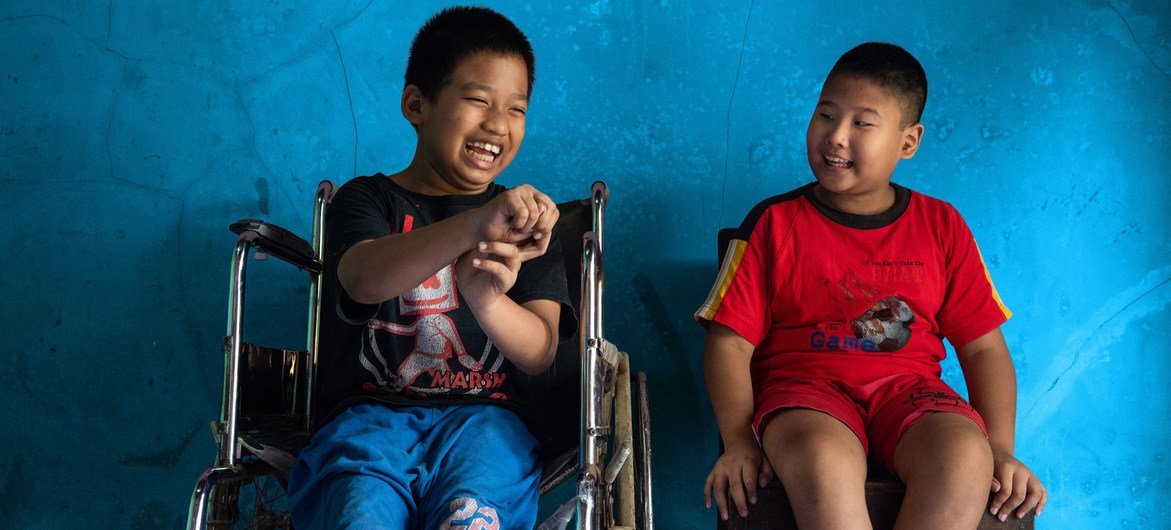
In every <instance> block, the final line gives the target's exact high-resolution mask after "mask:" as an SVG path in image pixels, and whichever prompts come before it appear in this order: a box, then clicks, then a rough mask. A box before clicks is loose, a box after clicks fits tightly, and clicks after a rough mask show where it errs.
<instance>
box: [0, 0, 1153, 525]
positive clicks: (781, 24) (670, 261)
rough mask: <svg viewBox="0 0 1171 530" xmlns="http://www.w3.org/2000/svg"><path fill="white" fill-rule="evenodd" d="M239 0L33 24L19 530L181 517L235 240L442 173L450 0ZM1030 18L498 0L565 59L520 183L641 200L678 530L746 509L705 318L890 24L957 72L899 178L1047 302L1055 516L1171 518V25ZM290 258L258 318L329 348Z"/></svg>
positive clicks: (21, 213) (1024, 347)
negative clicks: (732, 246) (357, 189)
mask: <svg viewBox="0 0 1171 530" xmlns="http://www.w3.org/2000/svg"><path fill="white" fill-rule="evenodd" d="M214 4H216V5H213V3H210V2H207V3H205V2H188V3H182V2H165V3H141V2H50V3H46V2H33V1H24V0H8V1H7V2H4V4H3V5H2V6H0V197H2V198H3V199H2V201H3V208H2V211H3V213H2V214H0V243H2V244H3V248H4V250H3V251H2V252H0V292H2V293H4V299H3V302H2V303H0V322H2V327H0V336H2V337H3V340H2V341H0V344H2V346H3V350H2V352H0V388H2V389H3V392H4V396H5V397H4V405H5V406H3V407H2V408H0V526H3V527H12V528H57V527H108V528H126V527H130V528H158V527H172V526H178V525H179V524H180V519H181V518H182V516H183V514H184V513H185V510H186V506H187V499H188V496H189V492H190V487H191V486H192V484H193V482H194V480H195V477H196V476H197V475H198V473H199V472H200V470H202V468H204V467H205V466H207V465H208V464H209V463H210V462H211V460H212V456H213V447H212V442H211V437H210V435H209V433H208V429H207V423H208V421H209V420H210V419H211V418H213V417H214V416H216V414H217V412H216V411H217V407H218V402H219V401H218V400H219V391H220V390H219V385H220V379H221V377H222V358H221V355H220V353H219V344H220V341H221V339H222V332H223V326H224V320H225V313H226V309H225V305H226V292H227V272H228V271H227V269H228V261H229V255H230V247H231V241H232V236H231V235H230V234H229V233H228V232H227V230H226V226H227V224H228V223H229V222H231V221H233V220H235V219H237V218H240V217H248V216H258V217H265V218H268V219H270V220H274V221H277V222H280V223H283V224H286V225H288V226H290V227H292V228H294V229H296V230H298V231H301V232H302V233H304V232H305V231H307V229H308V223H309V215H308V211H309V206H310V204H309V201H310V197H311V194H312V191H313V189H314V187H315V185H316V182H317V181H318V180H320V179H322V178H329V179H333V180H335V181H339V182H340V181H344V180H347V179H349V178H350V177H351V176H353V175H355V174H368V173H371V172H374V171H387V172H389V171H395V170H398V169H400V168H402V167H403V166H405V164H406V163H407V162H408V161H409V159H410V154H411V149H412V147H413V145H414V140H413V132H412V130H411V129H410V127H408V126H407V124H406V123H405V122H404V121H403V120H402V118H401V116H400V114H399V111H398V98H399V91H400V89H401V86H400V84H401V81H400V80H401V73H402V70H403V67H404V64H405V56H406V49H407V46H408V43H409V39H410V38H411V36H412V34H413V33H414V31H415V30H416V29H417V27H418V26H419V24H420V23H421V22H422V21H423V20H424V19H425V18H426V17H427V16H428V15H429V14H431V13H433V12H434V11H435V10H436V9H437V8H439V7H440V6H441V5H443V3H441V2H364V1H342V0H338V1H333V2H310V3H292V2H287V1H282V0H273V1H271V2H264V3H254V2H216V3H214ZM547 4H548V5H547ZM1029 4H1030V5H1029V6H1028V7H1024V6H1022V5H1021V3H1019V2H999V1H998V2H991V3H989V2H978V3H977V2H970V3H964V4H963V5H958V6H949V7H946V8H945V7H941V6H940V5H938V4H937V3H935V2H928V1H901V2H897V3H895V2H889V3H886V2H883V3H878V2H859V3H851V2H835V3H833V4H832V5H830V4H826V3H824V2H801V3H792V2H783V3H782V2H769V1H760V2H680V1H672V0H662V1H660V2H657V3H652V2H646V1H620V0H599V1H597V2H592V3H586V2H580V3H573V4H572V5H569V6H561V5H553V3H546V2H533V1H528V2H507V3H506V2H501V3H498V4H496V7H498V8H499V9H501V10H502V11H503V12H505V13H506V14H508V15H509V16H511V17H513V18H514V19H515V20H516V22H517V23H518V25H519V26H520V27H521V28H522V29H524V30H525V31H526V32H528V34H529V36H530V37H531V39H532V41H533V44H534V46H535V48H536V52H537V58H538V66H537V71H538V78H537V83H536V91H535V94H534V101H533V105H532V112H531V114H530V118H529V129H528V137H527V141H526V142H525V146H524V148H523V149H522V151H521V155H520V156H519V158H518V159H517V161H516V162H515V163H514V164H513V166H512V168H511V169H510V170H509V171H508V172H507V173H506V174H505V175H504V176H503V177H502V181H503V182H504V183H506V184H517V183H521V182H530V183H533V184H535V185H537V186H538V187H539V188H542V189H544V190H545V191H547V192H549V193H550V194H551V195H553V196H554V197H555V198H557V199H559V200H564V199H568V198H571V197H573V196H576V195H581V194H584V193H585V192H586V190H587V187H588V185H589V184H590V182H592V181H593V180H595V179H598V178H603V179H605V180H606V181H607V182H609V183H610V185H611V188H612V191H613V202H612V205H611V210H610V223H611V224H610V225H609V228H610V232H609V237H608V247H609V249H610V254H609V258H610V259H609V262H608V284H607V287H608V288H607V309H608V313H607V314H608V315H609V323H608V333H609V335H610V337H611V338H612V339H613V340H615V341H616V342H618V343H619V344H620V345H621V346H622V347H623V348H624V349H626V350H628V351H629V352H630V353H631V354H632V355H633V357H634V359H635V361H634V362H635V364H636V368H638V369H641V370H645V371H646V372H648V373H649V374H650V379H651V384H652V385H653V389H652V396H651V398H652V413H653V419H654V423H655V424H654V444H655V445H654V449H655V458H656V460H655V465H656V469H655V483H654V487H655V508H656V510H657V520H658V522H659V524H660V528H704V527H710V525H711V523H712V521H714V515H713V514H712V513H711V512H705V511H704V510H703V508H702V498H701V487H702V481H703V478H704V476H705V475H706V473H707V471H708V465H709V464H708V463H709V462H710V461H711V460H712V459H713V458H714V455H715V446H716V430H715V424H714V420H713V418H712V416H711V413H710V409H709V406H708V401H707V396H706V393H705V391H704V390H703V385H702V378H701V374H700V370H699V357H700V352H701V348H702V341H703V333H702V332H701V330H700V329H699V328H698V327H697V326H696V325H694V324H693V323H691V320H690V313H691V311H692V310H693V309H694V307H695V306H696V305H697V304H698V303H700V302H701V300H702V298H703V297H704V296H705V294H706V292H707V289H708V286H709V282H710V280H711V278H712V277H713V275H714V265H713V264H712V260H713V255H714V253H715V243H714V238H715V231H716V229H717V228H718V227H721V226H726V225H732V224H736V223H738V222H739V220H740V219H741V218H742V216H743V215H744V214H745V212H746V211H747V209H748V208H749V207H750V206H751V205H752V204H754V203H755V202H756V201H757V200H759V199H760V198H763V197H765V196H768V195H772V194H775V193H779V192H782V191H785V190H788V189H790V188H793V187H795V186H797V185H800V184H802V183H804V182H806V181H808V180H809V179H810V174H809V172H808V168H807V167H806V164H805V161H804V159H805V156H804V153H803V138H804V131H805V124H806V123H807V120H808V116H809V115H810V112H811V109H812V106H813V104H814V100H815V98H816V95H817V92H818V89H819V86H820V83H821V81H822V78H823V76H824V74H825V72H826V71H827V70H828V68H829V66H830V65H831V64H832V62H833V61H834V60H835V59H836V57H837V56H838V55H839V54H840V53H841V52H843V51H845V50H846V49H848V48H850V47H852V46H853V45H855V44H857V43H859V42H862V41H865V40H888V41H892V42H896V43H900V44H902V45H904V46H906V47H907V48H909V49H910V50H911V51H912V52H913V53H915V54H916V55H917V56H918V57H919V58H920V59H921V61H922V62H923V64H924V66H925V67H926V69H927V72H928V77H929V79H930V81H931V95H930V98H929V101H928V105H927V111H926V115H925V117H924V123H925V125H926V127H927V132H926V135H925V140H924V142H923V146H922V148H921V149H920V151H919V154H918V155H917V156H916V157H915V158H914V159H913V160H911V161H909V162H904V163H903V164H901V165H900V166H899V168H898V171H897V174H896V179H897V180H898V181H900V182H902V183H903V184H905V185H907V186H910V187H912V188H915V189H918V190H920V191H923V192H926V193H928V194H932V195H936V196H939V197H942V198H945V199H947V200H949V201H951V202H953V203H954V204H956V205H957V206H958V207H959V209H960V211H961V212H963V213H964V214H965V215H966V217H967V219H968V221H969V223H970V224H971V225H972V228H973V230H974V232H975V234H976V237H977V239H978V240H979V242H980V243H981V246H982V249H983V253H984V256H985V258H986V259H987V262H988V265H989V267H990V269H991V272H992V274H993V277H994V279H995V280H996V281H997V285H998V287H999V289H1000V292H1001V294H1002V295H1003V297H1004V299H1005V300H1006V302H1007V303H1008V304H1009V306H1010V307H1011V308H1013V309H1014V310H1015V311H1016V317H1015V318H1014V319H1013V320H1012V321H1010V322H1009V323H1008V324H1007V325H1006V326H1005V328H1004V330H1005V334H1006V336H1007V338H1008V341H1009V344H1010V347H1011V349H1012V351H1013V355H1014V358H1015V360H1016V363H1017V368H1018V375H1019V381H1020V383H1019V386H1020V412H1019V429H1018V431H1019V433H1020V434H1019V442H1018V452H1019V455H1020V456H1021V457H1022V458H1023V459H1025V460H1026V461H1028V462H1029V463H1031V465H1032V466H1033V469H1034V470H1035V471H1037V472H1038V473H1039V474H1040V475H1041V476H1042V477H1043V478H1044V479H1045V481H1046V483H1047V485H1048V486H1049V488H1050V491H1051V499H1050V503H1049V508H1048V510H1047V511H1046V513H1045V515H1044V516H1043V517H1042V518H1041V519H1040V522H1039V526H1040V527H1042V528H1104V527H1106V528H1112V527H1128V526H1129V527H1136V528H1156V527H1163V528H1165V527H1168V526H1171V513H1168V508H1167V506H1168V504H1167V501H1166V499H1167V498H1168V496H1169V495H1171V487H1169V483H1171V472H1169V471H1168V459H1169V457H1171V454H1169V450H1168V447H1171V430H1169V429H1168V428H1167V427H1166V426H1165V425H1164V423H1163V420H1162V418H1163V417H1165V416H1166V415H1167V413H1168V412H1169V411H1171V406H1169V405H1171V397H1169V395H1168V393H1167V392H1166V384H1167V382H1168V381H1169V380H1171V356H1169V354H1171V347H1169V345H1168V344H1169V343H1168V340H1167V325H1166V323H1167V321H1168V320H1169V319H1171V313H1169V304H1171V245H1169V243H1171V228H1169V225H1171V213H1168V201H1169V199H1171V178H1168V177H1169V176H1171V133H1169V132H1168V131H1171V127H1169V125H1171V124H1169V123H1168V120H1169V117H1171V112H1169V111H1171V75H1169V72H1171V7H1169V5H1168V4H1167V3H1166V2H1165V1H1164V0H1135V1H1129V2H1122V1H1094V2H1089V1H1065V0H1048V1H1037V2H1031V3H1029ZM266 265H268V264H262V266H261V267H259V269H261V272H257V273H254V278H257V282H262V283H264V284H265V285H266V287H265V288H266V290H265V291H264V292H265V295H264V296H259V295H254V296H253V299H252V301H251V302H250V304H251V305H252V306H253V307H254V308H257V311H260V312H264V313H266V314H270V315H272V318H271V319H269V321H267V322H259V323H257V324H256V325H255V326H254V327H253V330H254V331H255V332H256V334H257V335H258V336H262V338H266V337H272V338H273V339H274V340H277V341H283V342H284V343H286V344H289V345H296V344H297V343H298V342H299V341H300V340H301V335H300V332H299V328H298V326H300V325H302V323H303V322H304V315H303V312H302V310H301V309H300V307H297V306H295V305H294V304H293V302H292V301H293V300H295V299H296V297H298V296H301V295H303V294H304V288H303V287H301V286H300V285H299V284H290V283H289V282H287V281H286V280H290V279H293V278H294V276H291V275H290V273H287V272H285V271H284V269H283V268H282V267H277V266H275V265H272V266H266ZM266 273H267V274H266ZM261 278H269V280H261ZM946 374H947V376H948V378H949V379H950V380H952V381H954V382H956V383H961V381H960V377H959V372H958V369H957V368H956V367H955V365H954V364H948V365H947V367H946Z"/></svg>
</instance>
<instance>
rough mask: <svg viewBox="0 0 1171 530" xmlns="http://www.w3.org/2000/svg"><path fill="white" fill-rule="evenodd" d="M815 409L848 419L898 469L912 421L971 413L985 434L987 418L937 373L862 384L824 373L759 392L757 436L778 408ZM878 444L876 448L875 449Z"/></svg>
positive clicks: (864, 445) (885, 462)
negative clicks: (896, 459)
mask: <svg viewBox="0 0 1171 530" xmlns="http://www.w3.org/2000/svg"><path fill="white" fill-rule="evenodd" d="M789 408H803V409H811V410H816V411H819V412H824V413H826V414H829V415H830V416H833V417H834V418H836V419H837V420H838V421H841V422H842V423H844V424H846V426H847V427H849V428H850V430H851V431H854V434H855V435H857V436H858V440H859V441H861V442H862V449H863V450H864V451H866V454H868V455H871V456H872V457H873V458H875V459H876V460H877V461H878V463H880V464H882V465H883V466H885V467H886V468H887V469H888V470H889V471H891V472H892V473H893V472H894V455H895V447H896V446H897V445H898V443H899V438H900V437H901V436H902V435H903V433H904V432H906V430H907V429H908V428H910V427H911V425H914V424H915V422H916V421H919V420H920V419H922V418H923V417H924V416H926V415H928V414H930V413H932V412H951V413H953V414H959V415H961V416H964V417H967V418H970V419H971V420H972V421H974V422H976V425H979V426H980V430H981V431H984V435H985V436H987V435H988V429H987V428H986V427H985V426H984V419H983V418H981V417H980V413H978V412H976V410H975V409H973V408H972V406H971V405H969V404H968V402H967V401H965V400H964V398H961V397H960V396H959V394H956V392H955V390H952V389H951V387H949V386H947V383H944V382H943V381H941V380H940V379H938V378H933V377H925V376H922V375H919V374H911V373H907V374H896V375H892V376H889V377H885V378H882V379H879V380H877V381H874V382H871V383H868V384H866V385H863V386H851V385H847V384H845V383H842V382H840V381H831V380H822V379H784V380H780V381H775V382H772V383H771V384H769V385H768V386H767V387H765V388H763V389H762V390H761V392H759V393H758V394H757V403H756V414H755V415H754V417H753V418H752V429H753V430H754V431H755V432H756V436H757V439H759V438H760V437H761V435H762V434H763V433H764V427H765V425H766V424H767V423H768V420H769V419H770V418H771V417H772V414H773V413H774V412H777V411H779V410H782V409H789ZM872 448H873V451H872V450H871V449H872Z"/></svg>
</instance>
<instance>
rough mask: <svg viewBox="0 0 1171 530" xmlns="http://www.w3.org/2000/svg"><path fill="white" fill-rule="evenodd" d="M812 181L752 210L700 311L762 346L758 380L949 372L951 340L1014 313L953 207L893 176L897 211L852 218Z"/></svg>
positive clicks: (958, 341)
mask: <svg viewBox="0 0 1171 530" xmlns="http://www.w3.org/2000/svg"><path fill="white" fill-rule="evenodd" d="M813 186H814V184H809V185H806V186H803V187H801V188H798V189H796V190H793V191H791V192H789V193H786V194H783V195H778V196H776V197H772V198H770V199H767V200H765V201H763V202H761V203H760V204H758V205H757V206H756V207H755V208H753V209H752V211H751V212H750V213H749V214H748V216H747V217H746V218H745V220H744V222H743V224H741V225H740V228H739V230H738V231H737V234H736V235H735V236H734V238H733V240H732V242H731V244H730V245H729V246H728V250H727V252H726V254H725V256H724V259H723V263H722V264H721V267H720V272H719V276H718V277H717V279H716V283H715V286H714V287H713V288H712V292H711V294H710V295H709V296H708V299H707V301H706V302H705V303H704V304H703V306H702V307H700V308H699V310H698V311H697V312H696V314H695V318H696V320H698V321H699V322H700V323H701V324H704V325H705V326H706V325H707V323H708V322H710V321H714V322H719V323H720V324H723V325H725V326H728V327H729V328H731V329H732V330H734V331H735V332H736V333H738V334H739V335H740V336H742V337H744V338H745V339H747V340H748V341H749V342H751V343H752V344H753V346H755V347H756V352H755V353H754V354H753V357H752V367H751V370H752V375H753V386H754V388H757V389H760V388H764V387H765V386H767V383H768V382H770V381H774V380H778V379H784V378H806V379H808V378H813V379H833V380H839V381H843V382H845V383H848V384H852V385H861V384H865V383H868V382H871V381H874V380H877V379H880V378H882V377H886V376H888V375H892V374H896V373H907V372H913V373H919V374H923V375H928V376H934V377H939V374H940V367H939V362H940V361H941V360H942V359H943V358H944V356H945V355H946V354H945V351H944V347H943V339H944V338H947V339H948V340H949V341H950V342H951V343H952V344H953V345H954V346H962V345H964V344H967V343H968V342H970V341H972V340H974V339H977V338H979V337H980V336H982V335H984V334H985V333H987V332H989V331H992V330H993V329H995V328H996V327H997V326H999V325H1001V324H1002V323H1004V322H1005V321H1006V320H1008V318H1009V317H1010V316H1011V315H1012V313H1011V312H1010V311H1009V310H1008V308H1006V307H1004V305H1003V304H1002V303H1001V301H1000V297H999V296H998V295H997V293H996V289H995V287H993V285H992V280H991V278H990V277H989V275H988V270H987V268H986V267H985V266H984V261H983V258H982V257H981V256H980V251H979V249H977V248H976V242H975V240H974V239H973V238H972V233H971V231H970V230H969V229H968V226H967V224H966V223H964V220H963V219H962V218H961V217H960V215H959V213H958V212H957V211H956V210H955V208H953V207H952V206H951V205H950V204H947V203H945V202H943V201H940V200H938V199H934V198H931V197H928V196H926V195H922V194H919V193H915V192H912V191H911V190H908V189H907V188H904V187H901V186H898V185H895V184H892V185H891V186H893V187H894V189H895V192H896V200H895V204H894V206H892V207H891V208H890V209H889V210H888V211H886V212H883V213H881V214H877V215H868V216H861V215H853V214H849V213H846V212H841V211H838V210H835V209H833V208H831V207H829V206H827V205H825V204H824V203H822V202H821V201H819V200H817V198H816V197H815V196H814V195H813V192H812V190H813Z"/></svg>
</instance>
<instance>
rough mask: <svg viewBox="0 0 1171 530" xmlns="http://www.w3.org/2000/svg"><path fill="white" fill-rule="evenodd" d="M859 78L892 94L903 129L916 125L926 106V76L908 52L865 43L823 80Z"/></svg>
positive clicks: (882, 44)
mask: <svg viewBox="0 0 1171 530" xmlns="http://www.w3.org/2000/svg"><path fill="white" fill-rule="evenodd" d="M843 76H844V77H850V76H853V77H861V78H863V79H867V80H870V81H873V82H874V83H876V84H878V85H879V86H881V87H883V88H885V89H887V90H890V91H892V92H894V93H895V96H896V97H898V99H899V110H900V111H901V112H902V115H903V117H902V120H901V121H902V123H901V124H900V125H901V126H903V127H906V126H908V125H910V124H912V123H918V122H919V120H921V119H922V118H923V106H924V105H926V104H927V74H926V73H925V72H924V71H923V66H922V65H920V64H919V61H918V60H917V59H915V56H913V55H911V54H910V52H908V51H907V50H904V49H903V48H901V47H899V46H896V45H894V44H888V43H885V42H866V43H863V44H859V45H858V46H855V47H854V48H853V49H851V50H850V51H848V52H846V53H844V54H842V57H841V58H839V59H838V62H837V63H834V67H833V68H832V69H831V70H830V71H829V75H827V76H826V77H825V80H826V82H827V83H828V82H829V80H830V79H833V78H835V77H843Z"/></svg>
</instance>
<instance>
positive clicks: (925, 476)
mask: <svg viewBox="0 0 1171 530" xmlns="http://www.w3.org/2000/svg"><path fill="white" fill-rule="evenodd" d="M895 472H897V473H898V475H899V477H900V478H902V479H903V482H905V483H906V484H907V494H906V497H904V498H903V506H902V509H900V510H899V518H898V521H897V522H896V523H895V528H896V529H911V528H976V527H977V526H978V525H979V524H980V517H981V516H982V515H983V512H984V510H985V509H986V506H987V505H988V494H989V488H990V485H991V482H992V449H991V447H990V446H989V445H988V439H987V438H985V437H984V433H983V431H981V430H980V427H979V426H977V425H976V424H975V423H974V422H972V420H970V419H968V418H965V417H963V416H960V415H958V414H950V413H945V412H937V413H933V414H930V415H928V416H927V417H925V418H923V419H921V420H919V421H918V422H916V423H915V424H914V425H912V426H911V428H910V429H907V431H906V432H905V433H903V436H902V438H901V439H900V440H899V444H898V447H897V448H896V449H895Z"/></svg>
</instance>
